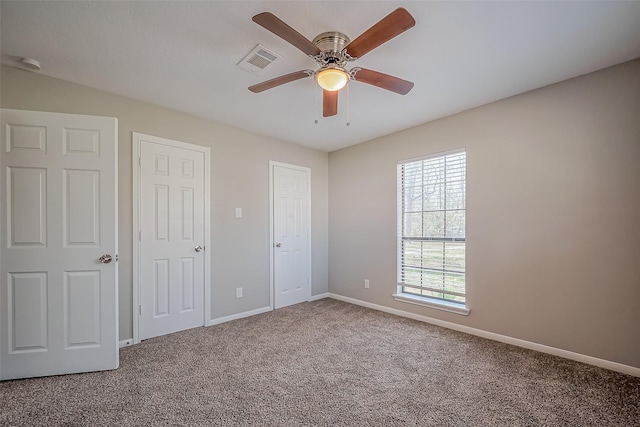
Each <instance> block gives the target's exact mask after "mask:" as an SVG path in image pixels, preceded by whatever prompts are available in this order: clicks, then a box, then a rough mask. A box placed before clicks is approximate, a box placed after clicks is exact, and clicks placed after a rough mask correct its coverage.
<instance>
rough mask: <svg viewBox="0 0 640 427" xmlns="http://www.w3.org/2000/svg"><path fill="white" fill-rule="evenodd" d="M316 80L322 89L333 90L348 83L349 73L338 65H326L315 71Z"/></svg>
mask: <svg viewBox="0 0 640 427" xmlns="http://www.w3.org/2000/svg"><path fill="white" fill-rule="evenodd" d="M316 82H318V85H320V87H321V88H322V89H324V90H328V91H331V92H334V91H337V90H340V89H342V88H343V87H345V86H346V85H347V83H349V73H347V72H346V71H345V70H344V69H342V68H340V67H337V66H331V65H328V66H326V67H323V68H321V69H320V70H318V72H316Z"/></svg>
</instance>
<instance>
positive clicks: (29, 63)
mask: <svg viewBox="0 0 640 427" xmlns="http://www.w3.org/2000/svg"><path fill="white" fill-rule="evenodd" d="M20 65H22V66H23V67H24V68H26V69H27V70H30V71H40V70H41V69H42V67H41V66H40V62H38V60H36V59H33V58H20Z"/></svg>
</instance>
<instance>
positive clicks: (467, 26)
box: [0, 0, 640, 151]
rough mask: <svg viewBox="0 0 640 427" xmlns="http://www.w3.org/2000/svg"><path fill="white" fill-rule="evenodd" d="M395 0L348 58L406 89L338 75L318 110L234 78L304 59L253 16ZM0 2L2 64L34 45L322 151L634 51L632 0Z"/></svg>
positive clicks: (355, 9) (637, 35) (131, 88)
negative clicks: (326, 107) (247, 67)
mask: <svg viewBox="0 0 640 427" xmlns="http://www.w3.org/2000/svg"><path fill="white" fill-rule="evenodd" d="M399 6H402V7H405V8H406V9H407V10H408V11H409V12H410V13H411V14H412V15H413V16H414V18H415V20H416V26H415V27H414V28H412V29H410V30H408V31H407V32H405V33H403V34H401V35H400V36H398V37H396V38H394V39H392V40H391V41H389V42H387V43H386V44H384V45H382V46H380V47H378V48H377V49H375V50H373V51H372V52H370V53H368V54H367V55H366V56H364V57H363V58H361V59H359V60H357V61H356V62H353V63H351V64H350V65H351V66H361V67H364V68H369V69H373V70H377V71H381V72H384V73H386V74H391V75H395V76H397V77H400V78H403V79H406V80H411V81H413V82H414V83H415V87H414V89H413V90H412V91H411V92H410V93H409V94H408V95H406V96H401V95H397V94H395V93H392V92H388V91H385V90H382V89H379V88H377V87H374V86H370V85H366V84H362V83H359V82H351V83H350V84H349V86H348V88H349V95H347V92H346V91H345V90H343V91H342V92H341V93H340V103H339V110H338V115H337V116H334V117H330V118H322V114H321V108H322V107H321V97H322V94H321V93H320V92H319V91H317V90H316V87H315V84H314V81H313V79H312V78H308V79H303V80H298V81H296V82H292V83H288V84H286V85H284V86H280V87H277V88H274V89H271V90H268V91H266V92H263V93H259V94H254V93H251V92H249V91H248V90H247V87H248V86H250V85H253V84H255V83H259V82H261V81H264V80H268V79H271V78H274V77H277V76H280V75H282V74H287V73H290V72H293V71H299V70H303V69H307V68H315V62H314V61H313V60H312V59H311V58H308V57H306V56H305V55H304V54H303V53H302V52H301V51H299V50H298V49H296V48H295V47H293V46H291V45H290V44H288V43H287V42H285V41H283V40H282V39H280V38H278V37H277V36H275V35H274V34H272V33H270V32H269V31H267V30H265V29H264V28H262V27H260V26H259V25H257V24H255V23H254V22H253V21H252V20H251V17H252V16H253V15H255V14H257V13H260V12H264V11H269V12H272V13H273V14H275V15H276V16H278V17H279V18H280V19H282V20H283V21H285V22H286V23H287V24H289V25H290V26H291V27H293V28H295V29H296V30H298V31H299V32H300V33H302V34H303V35H304V36H306V37H307V38H309V39H310V40H312V39H313V38H314V37H315V36H316V35H318V34H319V33H322V32H325V31H331V30H335V31H341V32H343V33H345V34H346V35H347V36H349V37H350V38H351V39H354V38H355V37H357V36H358V35H360V34H361V33H362V32H364V31H365V30H366V29H367V28H369V27H370V26H371V25H373V24H374V23H376V22H377V21H379V20H380V19H382V18H383V17H384V16H386V15H387V14H388V13H390V12H391V11H392V10H394V9H395V8H397V7H399ZM0 13H1V15H0V16H1V20H2V21H1V37H2V38H1V40H2V44H1V48H2V51H1V52H2V62H3V63H5V64H10V65H15V64H16V59H17V58H19V57H31V58H35V59H37V60H39V61H40V62H41V64H42V71H40V72H41V73H42V74H46V75H49V76H52V77H57V78H60V79H63V80H68V81H71V82H75V83H79V84H82V85H86V86H90V87H94V88H98V89H102V90H105V91H108V92H113V93H117V94H120V95H124V96H128V97H130V98H134V99H139V100H142V101H146V102H150V103H154V104H159V105H162V106H166V107H169V108H173V109H176V110H180V111H184V112H186V113H190V114H194V115H196V116H200V117H205V118H208V119H211V120H215V121H218V122H222V123H226V124H228V125H231V126H235V127H238V128H242V129H246V130H248V131H251V132H254V133H258V134H263V135H268V136H271V137H274V138H278V139H282V140H285V141H290V142H293V143H296V144H301V145H305V146H308V147H313V148H316V149H319V150H323V151H333V150H336V149H339V148H342V147H346V146H349V145H353V144H357V143H359V142H363V141H367V140H370V139H373V138H376V137H379V136H383V135H386V134H389V133H392V132H395V131H398V130H401V129H405V128H409V127H412V126H415V125H418V124H421V123H425V122H428V121H431V120H435V119H437V118H440V117H444V116H447V115H450V114H453V113H456V112H460V111H463V110H466V109H469V108H473V107H476V106H479V105H482V104H486V103H488V102H492V101H495V100H498V99H502V98H505V97H508V96H511V95H515V94H518V93H522V92H526V91H529V90H532V89H535V88H539V87H542V86H545V85H548V84H551V83H555V82H558V81H561V80H565V79H568V78H571V77H574V76H578V75H581V74H585V73H589V72H592V71H595V70H598V69H602V68H605V67H607V66H611V65H614V64H618V63H621V62H624V61H628V60H631V59H634V58H638V57H640V1H631V2H618V1H605V2H591V1H589V2H582V1H572V2H569V1H559V2H548V1H545V2H515V1H508V2H501V1H496V2H484V1H472V2H448V1H446V2H444V1H442V2H441V1H429V2H427V1H425V2H417V1H349V2H347V1H344V2H343V1H339V2H337V1H295V2H284V1H226V2H219V1H200V2H192V1H164V2H149V1H108V2H96V1H91V2H89V1H86V2H77V1H70V2H60V1H45V2H34V1H15V2H14V1H6V0H2V3H1V10H0ZM258 43H260V44H262V45H264V46H265V47H267V48H268V49H270V50H272V51H274V52H276V53H277V54H279V55H281V56H282V58H281V59H278V60H277V61H275V62H274V63H273V64H271V65H270V66H269V67H268V68H267V69H265V70H264V71H263V72H262V73H261V74H260V75H254V74H251V73H249V72H247V71H244V70H241V69H239V68H238V67H237V66H236V64H237V63H238V62H239V61H240V60H241V59H242V58H243V57H244V56H245V55H246V54H247V53H248V52H249V51H250V50H251V49H252V48H253V47H255V46H256V44H258ZM316 120H318V123H317V124H316V123H315V121H316ZM347 121H349V122H350V126H347V125H346V123H347Z"/></svg>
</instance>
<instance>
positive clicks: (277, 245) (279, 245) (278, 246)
mask: <svg viewBox="0 0 640 427" xmlns="http://www.w3.org/2000/svg"><path fill="white" fill-rule="evenodd" d="M273 246H275V247H276V248H281V247H282V243H276V244H275V245H273Z"/></svg>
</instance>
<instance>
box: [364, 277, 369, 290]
mask: <svg viewBox="0 0 640 427" xmlns="http://www.w3.org/2000/svg"><path fill="white" fill-rule="evenodd" d="M364 288H365V289H369V279H364Z"/></svg>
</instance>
